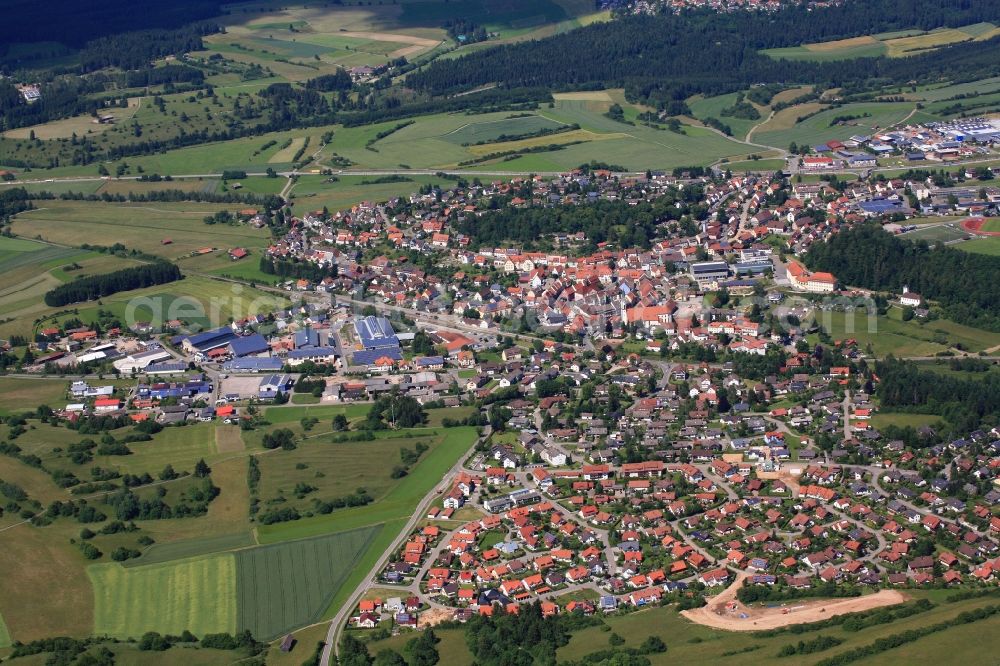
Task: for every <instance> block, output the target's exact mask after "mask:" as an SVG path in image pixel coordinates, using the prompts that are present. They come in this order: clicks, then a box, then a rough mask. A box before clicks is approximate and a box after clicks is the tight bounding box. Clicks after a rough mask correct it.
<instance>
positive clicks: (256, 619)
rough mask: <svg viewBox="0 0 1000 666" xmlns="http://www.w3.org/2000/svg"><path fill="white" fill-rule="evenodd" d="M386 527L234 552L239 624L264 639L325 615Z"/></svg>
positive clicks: (374, 527) (369, 528) (239, 626)
mask: <svg viewBox="0 0 1000 666" xmlns="http://www.w3.org/2000/svg"><path fill="white" fill-rule="evenodd" d="M381 529H382V528H381V526H373V527H367V528H363V529H359V530H353V531H349V532H340V533H338V534H331V535H327V536H321V537H316V538H313V539H303V540H299V541H291V542H287V543H282V544H275V545H272V546H262V547H259V548H250V549H246V550H241V551H239V552H237V553H236V554H235V556H234V557H235V559H236V580H237V583H238V585H237V591H236V592H237V594H236V598H237V612H236V615H237V626H238V628H239V629H240V630H243V629H249V630H250V632H251V633H252V634H253V635H254V636H255V637H257V638H259V639H270V638H274V637H277V636H279V635H280V634H282V633H284V632H287V631H289V630H291V629H294V628H295V627H300V626H302V625H305V624H310V623H312V622H317V621H319V620H320V619H322V617H323V614H324V612H325V611H326V608H327V605H328V604H329V603H330V600H331V599H332V598H333V597H334V595H336V594H337V592H339V590H340V587H341V585H342V584H343V582H344V581H345V579H346V578H347V577H348V575H349V574H350V573H351V572H352V570H353V569H354V567H355V565H356V564H357V561H358V558H359V557H360V556H361V554H362V553H363V552H364V551H365V550H366V549H367V548H368V546H369V545H370V544H371V543H372V541H373V539H375V537H376V536H377V535H378V533H379V532H380V530H381Z"/></svg>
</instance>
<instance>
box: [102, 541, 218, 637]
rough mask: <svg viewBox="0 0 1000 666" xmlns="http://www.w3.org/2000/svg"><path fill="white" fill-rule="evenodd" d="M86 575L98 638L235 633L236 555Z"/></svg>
mask: <svg viewBox="0 0 1000 666" xmlns="http://www.w3.org/2000/svg"><path fill="white" fill-rule="evenodd" d="M87 573H88V575H89V576H90V580H91V583H92V584H93V587H94V633H96V634H107V635H109V636H114V637H116V638H128V637H139V636H141V635H142V634H143V633H144V632H147V631H158V632H160V633H164V634H166V633H170V634H175V635H176V634H179V633H181V632H182V631H184V630H185V629H187V630H190V631H191V632H193V633H195V634H196V635H201V634H206V633H218V632H227V633H234V632H235V631H236V629H237V622H236V606H237V605H236V595H237V588H236V560H235V557H234V556H233V555H231V554H223V555H209V556H206V557H199V558H194V559H189V560H181V561H178V562H169V563H164V564H153V565H149V566H145V567H132V568H129V569H126V568H125V567H122V566H121V565H119V564H97V565H93V566H91V567H89V568H88V569H87Z"/></svg>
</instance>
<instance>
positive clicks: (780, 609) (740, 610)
mask: <svg viewBox="0 0 1000 666" xmlns="http://www.w3.org/2000/svg"><path fill="white" fill-rule="evenodd" d="M747 576H748V574H747V573H745V572H742V573H740V574H738V575H737V579H736V582H735V583H733V584H732V585H730V586H729V587H727V588H726V589H725V590H723V591H722V593H720V594H718V595H716V596H715V597H712V599H710V600H709V602H708V605H706V606H703V607H702V608H696V609H694V610H686V611H681V615H683V616H684V617H686V618H687V619H689V620H691V621H692V622H696V623H697V624H703V625H706V626H709V627H715V628H716V629H725V630H726V631H762V630H766V629H778V628H779V627H787V626H788V625H791V624H807V623H809V622H819V621H820V620H825V619H827V618H829V617H833V616H835V615H844V614H845V613H857V612H860V611H866V610H871V609H872V608H879V607H881V606H892V605H894V604H901V603H903V602H904V601H906V600H907V596H906V595H905V594H903V593H902V592H900V591H899V590H881V591H879V592H876V593H875V594H868V595H865V596H861V597H850V598H846V599H811V600H808V601H807V600H801V601H789V602H787V603H785V604H782V605H780V606H774V607H772V608H768V607H761V606H746V605H744V604H742V603H740V602H739V601H737V600H736V592H737V591H738V590H739V589H740V587H741V586H742V585H743V582H744V580H746V578H747Z"/></svg>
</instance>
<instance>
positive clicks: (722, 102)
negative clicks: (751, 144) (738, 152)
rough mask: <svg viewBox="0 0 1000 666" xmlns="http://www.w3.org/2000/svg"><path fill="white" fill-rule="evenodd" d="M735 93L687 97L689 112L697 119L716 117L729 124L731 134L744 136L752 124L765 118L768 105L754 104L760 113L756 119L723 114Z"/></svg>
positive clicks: (734, 98) (733, 102)
mask: <svg viewBox="0 0 1000 666" xmlns="http://www.w3.org/2000/svg"><path fill="white" fill-rule="evenodd" d="M736 95H737V93H729V94H728V95H717V96H715V97H702V96H701V95H698V96H695V97H692V98H690V99H688V100H687V104H688V106H689V107H690V108H691V113H692V114H693V115H694V117H695V118H697V119H698V120H704V119H706V118H716V119H717V120H720V121H722V122H723V123H725V124H726V125H729V127H730V129H732V130H733V135H734V136H736V137H737V138H740V139H742V138H745V137H746V135H747V133H748V132H749V131H750V129H751V128H752V127H753V126H754V125H757V124H759V123H761V122H763V120H764V119H765V118H767V114H768V111H769V107H763V106H759V105H756V104H755V105H754V108H756V109H757V111H758V113H760V118H759V119H757V120H748V119H745V118H734V117H732V116H725V115H723V114H722V111H723V110H724V109H726V108H727V107H730V106H732V105H733V104H735V103H736ZM747 101H749V100H747Z"/></svg>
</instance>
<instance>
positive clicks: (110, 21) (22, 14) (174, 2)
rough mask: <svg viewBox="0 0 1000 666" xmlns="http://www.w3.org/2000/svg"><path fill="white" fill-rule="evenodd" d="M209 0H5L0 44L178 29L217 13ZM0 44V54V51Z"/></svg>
mask: <svg viewBox="0 0 1000 666" xmlns="http://www.w3.org/2000/svg"><path fill="white" fill-rule="evenodd" d="M220 4H221V3H219V2H216V1H215V0H171V1H170V2H160V1H158V0H105V1H104V2H79V0H46V2H38V1H37V0H7V1H6V2H4V5H3V21H0V45H8V44H12V43H14V42H49V41H53V42H60V43H62V44H65V45H67V46H73V47H81V46H83V45H84V44H86V43H87V42H89V41H91V40H94V39H98V38H100V37H105V36H107V35H116V34H119V33H123V32H129V31H134V30H142V29H146V28H178V27H181V26H184V25H187V24H189V23H191V22H192V21H199V20H202V19H207V18H211V17H213V16H218V15H219V13H220V10H219V6H220ZM6 50H7V49H6V48H5V47H3V46H0V56H2V55H3V54H4V53H5V52H6Z"/></svg>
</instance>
